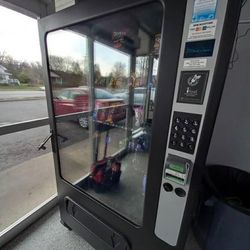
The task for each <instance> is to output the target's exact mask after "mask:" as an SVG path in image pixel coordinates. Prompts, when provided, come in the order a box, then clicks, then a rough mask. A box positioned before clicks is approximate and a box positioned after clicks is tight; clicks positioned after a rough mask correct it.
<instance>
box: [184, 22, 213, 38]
mask: <svg viewBox="0 0 250 250" xmlns="http://www.w3.org/2000/svg"><path fill="white" fill-rule="evenodd" d="M216 25H217V20H212V21H206V22H200V23H192V24H190V26H189V31H188V38H187V40H188V41H197V40H206V39H212V38H214V36H215V31H216Z"/></svg>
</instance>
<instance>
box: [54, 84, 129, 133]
mask: <svg viewBox="0 0 250 250" xmlns="http://www.w3.org/2000/svg"><path fill="white" fill-rule="evenodd" d="M53 102H54V112H55V115H56V116H60V115H67V114H73V113H79V112H86V113H83V114H79V115H77V120H78V122H79V124H80V126H81V127H84V128H87V127H88V120H89V118H88V112H87V111H89V90H88V88H65V89H63V90H59V91H56V93H55V95H54V98H53ZM95 109H96V120H97V121H98V122H102V123H104V122H105V123H115V122H118V121H121V120H124V119H125V117H126V106H125V103H124V100H123V99H120V98H117V97H115V96H114V95H112V94H111V93H110V92H108V91H107V90H104V89H98V88H96V89H95Z"/></svg>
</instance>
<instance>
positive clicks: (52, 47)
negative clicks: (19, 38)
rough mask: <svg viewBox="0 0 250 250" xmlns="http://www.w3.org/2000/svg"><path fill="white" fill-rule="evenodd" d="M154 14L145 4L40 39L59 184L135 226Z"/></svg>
mask: <svg viewBox="0 0 250 250" xmlns="http://www.w3.org/2000/svg"><path fill="white" fill-rule="evenodd" d="M162 15H163V12H162V7H161V5H160V4H159V3H153V4H149V5H145V6H140V7H137V8H133V9H129V10H126V11H122V12H119V13H116V14H112V15H109V16H105V17H102V18H98V19H95V20H91V21H87V22H83V23H80V24H77V25H74V26H70V27H67V28H64V29H62V30H58V31H54V32H51V33H49V34H48V36H47V47H48V58H49V68H50V84H51V86H52V91H53V93H52V94H53V105H54V115H55V120H56V126H57V133H58V134H57V138H58V145H59V155H60V168H61V175H62V178H64V179H65V180H66V181H68V182H70V183H71V184H73V185H75V186H77V187H78V188H79V189H81V190H83V191H85V192H87V193H88V194H90V195H91V196H93V197H94V198H95V199H97V200H99V201H101V202H102V203H104V204H105V205H106V206H108V207H110V208H111V209H113V210H115V211H116V212H118V213H120V214H121V215H122V216H124V217H126V218H128V219H129V220H131V221H133V222H134V223H136V224H141V223H142V216H143V205H144V195H145V186H146V180H147V169H148V158H149V149H150V141H151V124H152V118H153V115H152V114H153V109H152V105H153V104H152V103H154V97H155V93H156V88H157V85H156V78H157V75H156V73H155V72H156V71H157V70H156V69H155V68H156V66H155V61H157V62H158V54H159V48H160V32H161V21H162ZM152 17H153V18H152Z"/></svg>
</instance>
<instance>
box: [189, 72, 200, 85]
mask: <svg viewBox="0 0 250 250" xmlns="http://www.w3.org/2000/svg"><path fill="white" fill-rule="evenodd" d="M200 78H201V75H198V74H195V75H194V76H190V77H189V78H188V81H187V83H188V85H189V86H191V87H194V86H196V85H197V84H198V83H199V79H200Z"/></svg>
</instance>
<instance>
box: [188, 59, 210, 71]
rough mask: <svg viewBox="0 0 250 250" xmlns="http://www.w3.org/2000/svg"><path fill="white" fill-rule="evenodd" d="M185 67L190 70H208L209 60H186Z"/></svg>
mask: <svg viewBox="0 0 250 250" xmlns="http://www.w3.org/2000/svg"><path fill="white" fill-rule="evenodd" d="M183 67H184V68H186V69H188V68H192V69H193V68H197V69H201V68H206V67H207V59H206V58H197V59H186V60H184V64H183Z"/></svg>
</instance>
